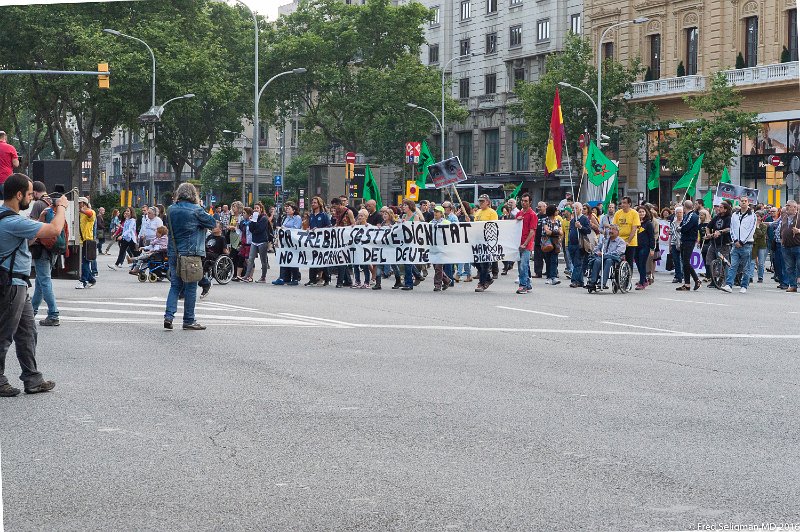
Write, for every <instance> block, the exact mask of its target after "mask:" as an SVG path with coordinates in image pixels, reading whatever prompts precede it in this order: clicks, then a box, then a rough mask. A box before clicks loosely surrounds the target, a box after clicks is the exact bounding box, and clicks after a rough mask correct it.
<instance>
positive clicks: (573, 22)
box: [569, 13, 583, 35]
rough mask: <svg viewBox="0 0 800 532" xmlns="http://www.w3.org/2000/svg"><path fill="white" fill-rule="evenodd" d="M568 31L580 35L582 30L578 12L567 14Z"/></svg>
mask: <svg viewBox="0 0 800 532" xmlns="http://www.w3.org/2000/svg"><path fill="white" fill-rule="evenodd" d="M569 31H571V32H572V33H574V34H575V35H580V34H581V33H582V32H583V21H581V14H580V13H575V14H574V15H570V16H569Z"/></svg>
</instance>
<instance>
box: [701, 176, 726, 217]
mask: <svg viewBox="0 0 800 532" xmlns="http://www.w3.org/2000/svg"><path fill="white" fill-rule="evenodd" d="M719 182H720V183H730V182H731V176H730V174H729V173H728V169H727V168H725V169H724V170H723V171H722V177H720V179H719ZM713 203H714V193H713V192H712V191H711V189H710V188H709V189H708V192H706V195H705V196H703V205H705V207H706V209H710V208H711V205H712V204H713Z"/></svg>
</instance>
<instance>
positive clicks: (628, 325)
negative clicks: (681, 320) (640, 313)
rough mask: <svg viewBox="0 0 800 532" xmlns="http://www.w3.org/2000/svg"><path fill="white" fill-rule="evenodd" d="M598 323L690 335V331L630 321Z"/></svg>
mask: <svg viewBox="0 0 800 532" xmlns="http://www.w3.org/2000/svg"><path fill="white" fill-rule="evenodd" d="M600 323H604V324H606V325H616V326H620V327H633V328H634V329H647V330H649V331H659V332H668V333H673V334H680V335H686V336H692V333H687V332H682V331H673V330H671V329H658V328H656V327H645V326H644V325H631V324H630V323H616V322H613V321H601V322H600Z"/></svg>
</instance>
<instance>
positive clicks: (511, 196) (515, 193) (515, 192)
mask: <svg viewBox="0 0 800 532" xmlns="http://www.w3.org/2000/svg"><path fill="white" fill-rule="evenodd" d="M523 182H524V181H523ZM521 190H522V183H520V184H519V185H517V188H515V189H514V190H513V191H512V192H511V194H509V196H508V199H507V200H506V202H507V201H508V200H510V199H514V200H515V199H517V196H519V193H520V191H521ZM503 205H505V203H501V204H500V205H499V206H498V207H497V216H503Z"/></svg>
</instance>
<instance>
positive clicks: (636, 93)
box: [626, 76, 706, 100]
mask: <svg viewBox="0 0 800 532" xmlns="http://www.w3.org/2000/svg"><path fill="white" fill-rule="evenodd" d="M705 88H706V78H705V77H703V76H683V77H679V78H664V79H656V80H653V81H641V82H639V83H634V84H633V85H632V86H631V92H630V93H629V94H627V95H626V96H627V98H628V99H630V100H637V99H640V98H657V97H660V96H682V95H684V94H686V93H690V92H698V91H702V90H704V89H705Z"/></svg>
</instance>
